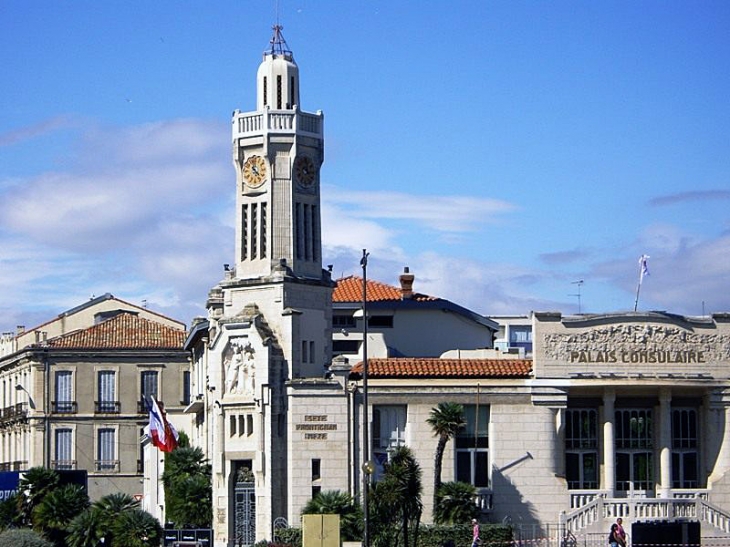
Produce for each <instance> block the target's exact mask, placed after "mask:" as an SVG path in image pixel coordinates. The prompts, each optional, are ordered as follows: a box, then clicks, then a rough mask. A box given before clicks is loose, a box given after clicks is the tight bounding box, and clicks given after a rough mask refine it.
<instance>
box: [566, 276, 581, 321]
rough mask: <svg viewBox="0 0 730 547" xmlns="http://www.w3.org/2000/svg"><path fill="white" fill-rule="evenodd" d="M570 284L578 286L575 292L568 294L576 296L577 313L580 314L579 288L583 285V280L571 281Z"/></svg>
mask: <svg viewBox="0 0 730 547" xmlns="http://www.w3.org/2000/svg"><path fill="white" fill-rule="evenodd" d="M571 285H576V286H577V287H578V292H577V293H576V294H569V295H568V296H577V297H578V315H580V288H581V286H582V285H583V280H582V279H580V280H578V281H573V282H571Z"/></svg>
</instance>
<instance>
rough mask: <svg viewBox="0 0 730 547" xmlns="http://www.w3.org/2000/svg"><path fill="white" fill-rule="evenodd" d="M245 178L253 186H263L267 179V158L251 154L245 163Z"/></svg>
mask: <svg viewBox="0 0 730 547" xmlns="http://www.w3.org/2000/svg"><path fill="white" fill-rule="evenodd" d="M243 178H244V180H245V181H246V184H248V185H249V186H250V187H251V188H257V187H258V186H261V185H262V184H263V183H264V181H265V180H266V160H265V159H264V158H262V157H261V156H249V158H248V159H247V160H246V162H245V163H244V164H243Z"/></svg>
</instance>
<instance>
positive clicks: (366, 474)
mask: <svg viewBox="0 0 730 547" xmlns="http://www.w3.org/2000/svg"><path fill="white" fill-rule="evenodd" d="M369 254H370V253H368V252H367V250H366V249H363V250H362V258H361V259H360V265H361V266H362V407H363V410H362V419H363V432H362V443H363V448H364V450H363V459H364V462H363V464H362V471H363V474H362V483H363V524H364V527H363V545H364V547H370V530H369V528H370V526H369V522H368V519H369V514H370V510H369V508H368V498H369V493H370V476H371V475H372V474H373V471H375V466H374V465H373V462H372V461H371V459H370V434H369V432H370V423H369V418H368V255H369Z"/></svg>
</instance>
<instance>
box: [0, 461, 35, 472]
mask: <svg viewBox="0 0 730 547" xmlns="http://www.w3.org/2000/svg"><path fill="white" fill-rule="evenodd" d="M26 469H28V462H27V461H15V462H4V463H0V471H25V470H26Z"/></svg>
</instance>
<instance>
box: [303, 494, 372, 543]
mask: <svg viewBox="0 0 730 547" xmlns="http://www.w3.org/2000/svg"><path fill="white" fill-rule="evenodd" d="M302 515H340V534H341V535H342V539H343V540H344V541H357V540H359V539H360V538H361V537H362V528H363V520H362V519H363V515H362V508H361V507H360V504H359V503H358V502H357V501H356V500H355V499H353V498H352V496H350V495H349V494H348V493H346V492H342V491H340V490H325V491H324V492H320V493H319V494H317V495H316V496H314V497H313V498H312V499H311V500H309V501H308V502H307V504H306V505H305V506H304V508H303V509H302Z"/></svg>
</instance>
